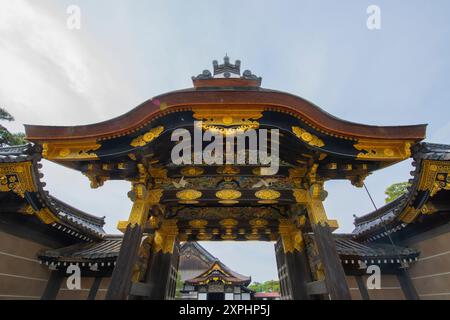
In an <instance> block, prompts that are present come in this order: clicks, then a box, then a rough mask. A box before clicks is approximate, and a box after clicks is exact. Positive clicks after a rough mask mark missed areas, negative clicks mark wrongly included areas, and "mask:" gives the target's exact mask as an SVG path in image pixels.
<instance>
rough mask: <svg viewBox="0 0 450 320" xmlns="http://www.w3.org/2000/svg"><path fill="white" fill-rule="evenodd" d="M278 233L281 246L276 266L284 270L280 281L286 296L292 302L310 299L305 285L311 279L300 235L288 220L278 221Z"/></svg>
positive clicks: (297, 229) (298, 230)
mask: <svg viewBox="0 0 450 320" xmlns="http://www.w3.org/2000/svg"><path fill="white" fill-rule="evenodd" d="M279 233H280V237H281V239H280V240H279V241H281V243H282V246H279V247H278V253H277V260H279V261H278V262H277V264H279V265H281V268H283V269H284V270H283V272H284V273H285V274H284V275H283V277H284V279H282V280H283V281H285V285H286V287H287V288H285V291H287V292H286V293H287V296H289V297H290V298H291V299H293V300H307V299H309V298H310V296H309V295H308V292H307V284H308V283H309V282H311V280H312V277H311V270H310V267H309V261H308V257H307V255H306V248H305V244H304V240H303V236H302V233H301V231H300V229H299V228H297V226H296V225H294V222H293V221H291V220H288V219H280V224H279ZM286 289H287V290H286ZM286 293H285V295H286Z"/></svg>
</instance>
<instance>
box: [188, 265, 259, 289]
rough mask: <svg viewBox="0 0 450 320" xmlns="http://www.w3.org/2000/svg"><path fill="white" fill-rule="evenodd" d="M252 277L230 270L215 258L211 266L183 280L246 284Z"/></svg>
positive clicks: (203, 282) (192, 283)
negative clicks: (191, 277) (195, 275)
mask: <svg viewBox="0 0 450 320" xmlns="http://www.w3.org/2000/svg"><path fill="white" fill-rule="evenodd" d="M251 280H252V278H251V277H248V276H244V275H242V274H240V273H237V272H235V271H233V270H231V269H230V268H229V267H227V266H226V265H224V264H223V263H222V262H220V261H219V260H216V261H215V262H214V263H213V264H212V265H211V267H210V268H209V269H208V270H206V271H204V272H203V273H202V274H200V275H198V276H197V277H195V278H193V279H188V280H186V281H185V282H186V283H188V284H191V285H198V284H206V283H208V282H210V281H222V282H225V283H230V284H233V285H245V286H248V285H249V284H250V282H251Z"/></svg>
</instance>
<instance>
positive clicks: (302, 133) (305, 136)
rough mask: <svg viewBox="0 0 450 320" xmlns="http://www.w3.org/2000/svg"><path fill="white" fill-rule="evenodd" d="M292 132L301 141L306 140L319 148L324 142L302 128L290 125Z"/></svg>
mask: <svg viewBox="0 0 450 320" xmlns="http://www.w3.org/2000/svg"><path fill="white" fill-rule="evenodd" d="M292 132H293V133H294V134H295V135H296V136H297V138H299V139H300V140H302V141H303V142H306V143H307V144H309V145H310V146H313V147H319V148H320V147H323V146H325V143H324V142H323V141H322V140H321V139H319V137H317V136H315V135H313V134H311V133H309V132H308V131H306V130H305V129H303V128H300V127H292Z"/></svg>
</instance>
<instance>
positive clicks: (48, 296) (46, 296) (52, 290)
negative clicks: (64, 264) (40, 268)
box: [41, 271, 64, 300]
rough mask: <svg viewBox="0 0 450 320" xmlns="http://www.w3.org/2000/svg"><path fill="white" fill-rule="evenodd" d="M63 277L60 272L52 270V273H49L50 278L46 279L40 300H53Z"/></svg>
mask: <svg viewBox="0 0 450 320" xmlns="http://www.w3.org/2000/svg"><path fill="white" fill-rule="evenodd" d="M63 279H64V276H63V275H62V274H61V273H60V272H58V271H52V273H51V274H50V278H49V279H48V281H47V286H46V287H45V290H44V293H43V294H42V297H41V300H55V299H56V297H57V296H58V293H59V289H60V288H61V283H62V281H63Z"/></svg>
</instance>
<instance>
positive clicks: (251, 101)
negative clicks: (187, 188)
mask: <svg viewBox="0 0 450 320" xmlns="http://www.w3.org/2000/svg"><path fill="white" fill-rule="evenodd" d="M210 81H215V79H212V80H210ZM221 82H222V83H221V85H226V84H227V83H226V82H225V81H221ZM224 88H225V89H224ZM205 106H209V107H211V106H213V107H214V108H230V107H233V106H237V107H242V106H245V107H247V108H250V109H251V108H253V107H255V108H256V107H257V108H261V107H262V109H263V111H270V110H277V111H280V112H283V113H288V114H292V115H294V116H297V117H299V118H301V119H302V120H304V121H305V122H307V123H309V124H310V125H311V126H313V127H315V128H317V129H318V130H321V131H324V132H327V133H329V134H331V135H337V136H345V137H353V138H373V139H400V140H413V141H420V140H422V139H424V138H425V129H426V125H422V124H421V125H410V126H373V125H364V124H360V123H354V122H349V121H345V120H342V119H339V118H337V117H334V116H332V115H331V114H329V113H327V112H326V111H324V110H323V109H321V108H320V107H318V106H316V105H314V104H313V103H311V102H309V101H307V100H305V99H303V98H300V97H298V96H295V95H292V94H289V93H285V92H281V91H276V90H269V89H263V88H239V87H231V88H227V87H222V88H217V87H213V88H192V89H185V90H179V91H172V92H169V93H165V94H162V95H159V96H156V97H154V98H152V99H150V100H148V101H146V102H144V103H143V104H141V105H139V106H137V107H136V108H134V109H132V110H131V111H129V112H127V113H125V114H123V115H122V116H119V117H117V118H114V119H111V120H108V121H104V122H99V123H95V124H90V125H82V126H70V127H64V126H35V125H26V126H25V129H26V133H27V139H28V140H30V141H35V142H40V141H55V140H66V139H68V140H74V139H110V138H112V137H120V136H124V135H129V134H131V133H133V132H136V131H138V130H139V129H140V128H142V127H145V126H146V125H148V124H149V123H150V122H151V121H152V120H155V119H157V118H160V117H162V116H164V115H167V114H170V113H173V112H177V111H186V110H192V109H193V108H198V107H200V108H202V107H205Z"/></svg>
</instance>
